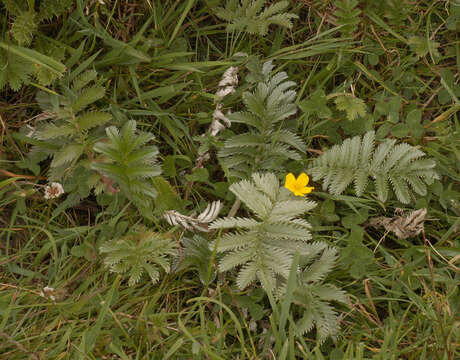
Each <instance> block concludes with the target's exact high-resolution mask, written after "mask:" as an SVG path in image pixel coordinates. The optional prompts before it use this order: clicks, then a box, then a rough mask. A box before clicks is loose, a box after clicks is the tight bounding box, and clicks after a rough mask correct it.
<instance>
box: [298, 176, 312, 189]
mask: <svg viewBox="0 0 460 360" xmlns="http://www.w3.org/2000/svg"><path fill="white" fill-rule="evenodd" d="M309 180H310V179H309V178H308V175H307V174H305V173H302V174H300V175H299V177H298V178H297V184H298V186H301V187H304V186H307V184H308V181H309Z"/></svg>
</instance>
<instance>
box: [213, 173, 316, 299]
mask: <svg viewBox="0 0 460 360" xmlns="http://www.w3.org/2000/svg"><path fill="white" fill-rule="evenodd" d="M251 180H252V181H248V180H243V181H240V182H238V183H235V184H233V185H231V186H230V191H232V192H233V193H234V194H235V195H236V196H237V198H238V199H240V200H241V201H242V202H243V203H244V204H245V205H246V206H247V207H248V208H249V209H250V210H251V211H252V212H254V213H255V218H239V217H227V218H222V219H217V220H216V221H214V222H213V223H212V224H211V229H226V228H236V231H235V232H232V233H227V234H225V235H224V236H223V237H222V238H220V239H219V240H218V241H216V242H215V244H213V245H211V247H213V248H214V246H215V247H216V248H217V252H218V253H224V256H223V258H222V260H221V261H220V263H219V268H220V270H221V271H227V270H230V269H233V268H235V267H239V266H241V268H240V271H239V273H238V278H237V284H238V286H239V287H240V288H241V289H244V288H245V287H247V286H248V285H249V284H250V283H252V282H255V281H260V282H261V283H262V286H263V287H264V288H265V289H266V290H268V291H273V290H275V289H276V288H278V287H279V286H280V285H282V284H283V283H284V282H285V280H286V279H287V277H288V275H289V271H290V269H291V265H292V259H293V255H294V253H295V252H296V251H298V252H299V253H300V254H306V253H309V252H310V247H309V245H308V241H309V240H311V233H310V224H309V223H308V222H307V221H306V220H304V219H302V218H300V217H299V216H300V215H303V214H305V213H306V212H307V211H310V210H311V209H313V208H314V207H315V206H316V203H315V202H314V201H311V200H307V199H303V198H299V197H295V196H294V195H293V194H292V193H291V192H289V191H288V190H287V189H286V188H284V187H282V186H280V184H279V181H278V178H277V177H276V175H274V174H272V173H267V174H260V173H255V174H253V175H252V177H251Z"/></svg>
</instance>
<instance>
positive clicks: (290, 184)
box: [284, 173, 295, 191]
mask: <svg viewBox="0 0 460 360" xmlns="http://www.w3.org/2000/svg"><path fill="white" fill-rule="evenodd" d="M294 184H295V176H294V174H293V173H289V174H287V175H286V182H285V183H284V187H285V188H286V189H289V190H291V191H294V190H293V188H294Z"/></svg>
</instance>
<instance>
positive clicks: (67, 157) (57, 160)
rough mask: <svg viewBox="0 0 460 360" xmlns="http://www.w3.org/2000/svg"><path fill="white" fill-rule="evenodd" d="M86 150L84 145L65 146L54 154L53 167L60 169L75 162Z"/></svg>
mask: <svg viewBox="0 0 460 360" xmlns="http://www.w3.org/2000/svg"><path fill="white" fill-rule="evenodd" d="M84 149H85V147H84V145H80V144H70V145H67V146H64V147H63V148H62V149H61V150H60V151H58V152H57V153H55V154H54V158H53V161H52V163H51V167H58V166H62V165H65V164H67V163H69V162H72V161H73V160H75V159H77V158H78V157H80V155H81V154H82V153H83V150H84Z"/></svg>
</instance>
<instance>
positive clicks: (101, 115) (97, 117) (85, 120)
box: [76, 111, 112, 130]
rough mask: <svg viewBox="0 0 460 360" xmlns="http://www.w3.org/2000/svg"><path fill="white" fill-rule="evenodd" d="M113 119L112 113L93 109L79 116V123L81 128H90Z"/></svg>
mask: <svg viewBox="0 0 460 360" xmlns="http://www.w3.org/2000/svg"><path fill="white" fill-rule="evenodd" d="M111 119H112V115H110V114H109V113H106V112H102V111H91V112H87V113H85V114H80V115H78V116H77V119H76V120H77V124H78V127H79V128H80V130H89V129H91V128H93V127H97V126H101V125H104V124H106V123H107V122H109V121H110V120H111Z"/></svg>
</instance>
